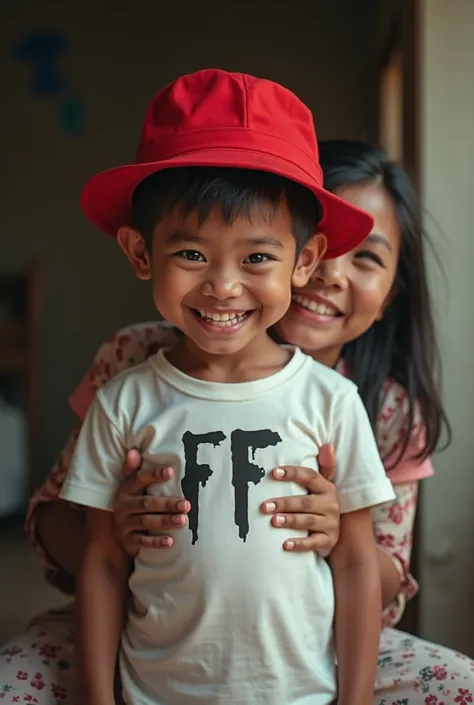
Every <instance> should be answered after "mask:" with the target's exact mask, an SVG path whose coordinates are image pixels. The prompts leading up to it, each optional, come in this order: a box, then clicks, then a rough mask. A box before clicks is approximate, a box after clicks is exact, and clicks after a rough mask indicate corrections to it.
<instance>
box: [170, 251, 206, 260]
mask: <svg viewBox="0 0 474 705" xmlns="http://www.w3.org/2000/svg"><path fill="white" fill-rule="evenodd" d="M174 256H175V257H181V258H182V259H185V260H187V261H188V262H205V261H206V260H205V259H204V255H203V254H201V252H198V250H181V251H180V252H175V254H174Z"/></svg>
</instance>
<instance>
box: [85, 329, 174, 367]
mask: <svg viewBox="0 0 474 705" xmlns="http://www.w3.org/2000/svg"><path fill="white" fill-rule="evenodd" d="M175 339H176V333H175V330H174V328H173V327H172V326H170V324H169V323H166V322H165V321H155V322H150V323H137V324H135V325H133V326H128V327H127V328H122V329H121V330H119V331H118V332H117V333H115V334H114V335H113V336H112V337H111V338H109V339H108V340H106V341H105V343H103V344H102V345H101V346H100V348H99V350H98V351H97V353H96V355H95V358H94V365H95V367H96V368H97V367H99V368H101V367H102V372H103V373H105V376H106V377H107V378H109V377H110V376H112V375H114V376H115V375H116V374H118V373H119V372H121V371H122V370H125V369H127V368H128V367H133V366H135V365H137V364H139V363H141V362H144V361H145V360H147V359H148V358H149V357H151V356H152V355H154V354H155V353H156V352H157V351H158V350H159V348H162V347H166V346H168V345H172V344H173V343H174V341H175ZM109 366H110V367H111V368H112V369H109ZM98 371H99V372H100V370H97V369H96V372H98ZM99 376H100V374H99Z"/></svg>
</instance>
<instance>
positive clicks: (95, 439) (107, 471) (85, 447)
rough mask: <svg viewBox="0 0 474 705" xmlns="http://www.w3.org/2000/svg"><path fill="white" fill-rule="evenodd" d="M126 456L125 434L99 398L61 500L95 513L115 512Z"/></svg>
mask: <svg viewBox="0 0 474 705" xmlns="http://www.w3.org/2000/svg"><path fill="white" fill-rule="evenodd" d="M125 454H126V447H125V443H124V439H123V437H122V433H121V432H120V431H119V429H118V428H117V426H116V425H115V424H114V423H113V421H112V420H111V419H110V418H109V416H108V415H107V413H106V412H105V410H104V408H103V406H102V404H101V400H100V398H99V396H98V395H97V396H96V397H95V398H94V400H93V402H92V404H91V405H90V407H89V410H88V412H87V414H86V418H85V419H84V423H83V424H82V428H81V432H80V434H79V438H78V439H77V444H76V448H75V451H74V455H73V457H72V459H71V463H70V465H69V472H68V475H67V477H66V480H65V481H64V484H63V487H62V490H61V494H60V497H61V499H65V500H68V501H70V502H75V503H76V504H82V505H84V506H86V507H92V508H94V509H105V510H112V509H113V502H114V497H115V493H116V491H117V488H118V486H119V484H120V482H121V478H122V465H123V459H124V457H125Z"/></svg>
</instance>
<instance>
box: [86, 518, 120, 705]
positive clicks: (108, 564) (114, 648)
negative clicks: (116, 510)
mask: <svg viewBox="0 0 474 705" xmlns="http://www.w3.org/2000/svg"><path fill="white" fill-rule="evenodd" d="M85 534H86V539H85V546H84V558H83V562H82V565H81V569H80V572H79V579H78V589H77V634H76V656H77V664H78V671H79V673H78V678H77V696H78V697H77V703H78V705H114V703H115V699H114V676H115V664H116V660H117V653H118V648H119V643H120V634H121V631H122V627H123V624H124V620H125V607H126V598H127V585H128V577H129V574H130V569H131V561H130V559H129V557H128V556H127V555H126V554H125V552H124V551H123V549H122V547H121V546H120V544H119V542H118V541H117V539H116V537H115V529H114V523H113V517H112V515H111V514H110V513H109V512H104V511H101V510H96V509H95V510H94V509H93V510H90V512H89V513H88V521H87V531H86V532H85Z"/></svg>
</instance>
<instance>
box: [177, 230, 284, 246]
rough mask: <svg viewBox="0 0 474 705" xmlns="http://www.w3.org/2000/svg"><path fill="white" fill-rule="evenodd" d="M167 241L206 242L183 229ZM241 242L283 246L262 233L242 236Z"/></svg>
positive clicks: (179, 242)
mask: <svg viewBox="0 0 474 705" xmlns="http://www.w3.org/2000/svg"><path fill="white" fill-rule="evenodd" d="M168 242H169V243H171V244H173V245H182V244H186V243H193V244H195V245H202V244H203V243H205V242H206V239H205V238H203V237H199V235H193V234H191V233H186V232H183V231H177V232H175V233H173V235H171V237H170V238H169V240H168ZM242 242H247V243H249V244H251V245H264V246H267V247H276V248H278V249H282V248H283V243H281V242H280V240H278V239H277V238H276V237H274V236H273V235H263V236H262V237H249V238H243V239H242Z"/></svg>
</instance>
